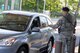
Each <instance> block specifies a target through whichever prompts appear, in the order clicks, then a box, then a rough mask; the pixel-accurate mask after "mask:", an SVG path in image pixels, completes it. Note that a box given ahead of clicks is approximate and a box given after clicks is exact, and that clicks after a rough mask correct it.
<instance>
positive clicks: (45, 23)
mask: <svg viewBox="0 0 80 53" xmlns="http://www.w3.org/2000/svg"><path fill="white" fill-rule="evenodd" d="M39 18H40V23H41V27H42V28H43V27H47V26H48V24H47V19H46V17H44V16H40V17H39Z"/></svg>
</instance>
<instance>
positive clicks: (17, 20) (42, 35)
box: [0, 11, 54, 53]
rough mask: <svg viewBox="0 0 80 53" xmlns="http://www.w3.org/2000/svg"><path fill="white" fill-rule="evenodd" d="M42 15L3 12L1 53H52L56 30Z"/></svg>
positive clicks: (46, 17)
mask: <svg viewBox="0 0 80 53" xmlns="http://www.w3.org/2000/svg"><path fill="white" fill-rule="evenodd" d="M52 24H53V23H52V21H51V19H50V18H49V17H48V16H47V15H44V14H41V13H33V12H26V11H3V12H2V13H1V15H0V53H33V52H32V51H34V53H36V51H37V53H38V52H40V53H43V52H46V53H51V51H52V46H53V44H54V36H53V35H54V33H53V32H54V30H53V29H52V28H51V27H49V25H52Z"/></svg>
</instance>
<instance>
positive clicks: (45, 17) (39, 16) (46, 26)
mask: <svg viewBox="0 0 80 53" xmlns="http://www.w3.org/2000/svg"><path fill="white" fill-rule="evenodd" d="M40 17H44V18H45V19H46V24H47V26H48V21H47V17H46V16H43V15H40V16H39V19H40ZM40 26H41V28H45V27H47V26H45V27H42V24H41V20H40Z"/></svg>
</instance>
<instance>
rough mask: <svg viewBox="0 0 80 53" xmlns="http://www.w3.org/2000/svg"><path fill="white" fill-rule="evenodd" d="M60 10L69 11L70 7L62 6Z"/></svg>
mask: <svg viewBox="0 0 80 53" xmlns="http://www.w3.org/2000/svg"><path fill="white" fill-rule="evenodd" d="M62 10H63V11H66V12H69V11H70V9H69V8H68V7H63V8H62Z"/></svg>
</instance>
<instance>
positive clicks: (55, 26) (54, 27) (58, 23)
mask: <svg viewBox="0 0 80 53" xmlns="http://www.w3.org/2000/svg"><path fill="white" fill-rule="evenodd" d="M61 23H62V19H59V20H58V22H57V23H56V24H54V25H50V27H52V28H53V29H56V28H59V27H60V26H61V25H62V24H61Z"/></svg>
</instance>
